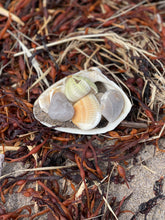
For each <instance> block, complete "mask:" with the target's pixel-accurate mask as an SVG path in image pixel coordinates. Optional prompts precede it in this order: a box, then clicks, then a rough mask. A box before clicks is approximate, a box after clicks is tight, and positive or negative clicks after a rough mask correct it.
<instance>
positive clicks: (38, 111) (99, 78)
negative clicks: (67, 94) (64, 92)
mask: <svg viewBox="0 0 165 220" xmlns="http://www.w3.org/2000/svg"><path fill="white" fill-rule="evenodd" d="M74 75H75V76H83V77H87V78H89V79H90V80H91V81H92V82H95V83H96V84H97V82H101V83H102V85H103V86H104V87H105V88H104V89H105V91H103V93H105V92H106V91H108V90H110V89H112V90H116V91H118V92H119V93H120V94H121V96H122V97H123V100H124V106H123V109H122V112H121V113H120V115H119V117H118V118H117V119H116V120H114V121H112V122H108V123H107V124H106V125H105V126H98V127H97V126H96V127H95V128H92V129H90V130H82V129H80V128H77V127H74V126H73V125H71V124H70V123H66V124H56V123H55V122H54V121H52V119H50V118H49V117H48V116H47V112H48V110H47V108H48V107H45V106H44V104H43V103H44V96H45V97H48V96H49V95H50V94H51V93H52V91H54V90H56V88H59V87H60V88H63V89H64V85H65V80H66V78H63V79H61V80H59V81H58V82H56V83H54V84H53V85H52V86H50V87H49V88H48V89H47V90H45V91H44V92H43V93H42V94H41V95H40V96H39V98H38V99H37V100H36V101H35V103H34V108H33V113H34V116H35V118H36V119H37V120H39V121H40V122H41V123H42V124H43V125H46V126H48V127H53V126H55V128H54V129H56V130H58V131H62V132H68V133H73V134H84V135H92V134H101V133H105V132H108V131H111V130H113V129H114V128H115V127H117V126H118V125H119V124H120V122H121V121H123V120H124V118H125V117H126V116H127V115H128V113H129V112H130V110H131V106H132V105H131V102H130V100H129V99H128V97H127V96H126V94H125V93H124V91H123V90H122V89H121V88H120V87H119V86H118V85H117V84H116V83H114V82H113V81H111V80H109V79H108V78H107V77H106V76H105V75H104V74H102V72H101V71H100V70H99V69H98V68H96V67H92V68H90V69H89V70H82V71H79V72H77V73H75V74H74ZM101 92H102V91H101ZM48 94H49V95H48ZM39 100H42V105H40V103H41V101H39ZM43 106H44V108H43Z"/></svg>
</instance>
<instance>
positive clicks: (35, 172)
mask: <svg viewBox="0 0 165 220" xmlns="http://www.w3.org/2000/svg"><path fill="white" fill-rule="evenodd" d="M135 2H136V3H135ZM163 16H164V17H165V5H164V3H163V1H159V2H157V1H156V2H155V1H146V0H144V1H138V0H137V1H131V0H124V1H118V0H113V1H106V0H102V1H100V0H98V1H92V0H86V1H78V0H70V1H69V0H65V1H61V0H58V1H48V0H43V1H37V0H36V1H34V0H17V1H16V0H11V1H1V5H0V46H1V47H0V48H1V51H0V75H1V77H0V128H1V130H0V140H1V143H2V146H1V153H4V154H5V161H6V162H10V163H12V162H18V161H22V162H23V163H26V165H28V166H29V169H26V170H24V173H23V174H22V173H21V175H19V172H18V173H17V175H16V176H15V175H14V173H12V174H7V175H4V176H1V178H0V186H1V187H0V193H1V201H2V203H4V207H5V198H6V196H7V195H8V194H9V192H10V193H14V192H19V193H23V195H24V196H29V197H30V196H31V198H32V203H31V204H29V205H27V206H24V207H21V208H19V209H18V210H15V211H14V212H9V211H7V210H6V209H5V208H4V207H3V205H2V204H1V208H0V218H2V219H9V218H12V219H17V218H20V217H25V216H28V217H29V218H30V219H34V218H35V217H37V216H41V215H43V214H44V213H49V216H50V215H53V216H54V218H55V219H84V218H94V217H96V216H98V215H99V216H102V218H103V219H113V218H114V219H117V217H118V216H120V213H121V212H122V211H121V205H122V204H123V203H124V200H125V198H123V200H122V201H120V202H119V201H117V200H116V199H115V198H111V199H109V200H108V201H107V199H106V198H105V195H104V193H103V192H102V189H101V187H102V185H103V184H104V185H105V184H106V183H107V182H108V181H110V182H112V181H113V180H114V177H115V174H114V173H113V171H114V170H116V172H118V174H117V176H118V178H117V180H118V181H116V183H120V182H122V180H124V181H125V182H126V183H127V180H126V174H125V171H124V167H123V166H124V165H123V162H125V165H126V160H127V159H129V158H133V157H135V156H136V155H137V153H138V152H139V151H140V150H141V148H142V147H143V143H144V142H150V143H152V144H154V145H155V146H156V148H157V149H158V150H161V151H164V150H163V149H160V148H159V139H160V138H161V137H164V136H165V130H164V129H165V123H164V122H165V121H164V109H165V98H164V97H165V79H164V65H165V59H164V57H165V49H164V48H165V26H164V22H165V21H163ZM91 66H96V67H99V68H100V69H101V71H102V72H103V73H104V74H105V75H106V76H107V77H108V78H109V79H110V80H112V81H114V82H115V83H117V84H118V85H119V86H120V87H121V88H122V89H123V90H124V91H125V93H127V95H128V96H129V98H130V99H131V101H132V104H133V107H132V110H131V112H130V113H129V115H128V116H127V118H126V119H125V121H123V122H122V123H121V124H120V125H119V126H118V127H117V128H116V129H115V131H110V132H107V133H105V134H103V135H93V136H83V135H75V134H71V133H64V132H60V131H55V130H52V129H51V128H47V127H45V126H43V125H41V124H40V123H39V122H38V121H36V120H35V119H34V116H33V113H32V110H33V103H34V102H35V100H36V99H37V98H38V97H39V95H40V94H41V93H42V92H43V91H44V90H45V89H47V88H48V87H49V86H50V85H52V84H53V83H54V82H56V81H58V80H60V79H62V78H64V77H65V76H68V75H70V74H73V73H75V72H78V71H80V70H82V69H87V68H89V67H91ZM110 140H113V141H112V142H110ZM100 161H101V162H100ZM102 163H105V164H106V166H105V167H104V169H103V168H102V167H101V165H102ZM32 182H35V183H36V184H37V186H38V187H36V188H31V187H29V183H32ZM61 182H63V184H61ZM110 182H109V184H110ZM127 184H128V183H127ZM34 204H35V205H36V204H37V208H38V211H37V212H36V213H34V212H33V214H31V210H32V207H33V206H34ZM106 206H107V207H108V208H106ZM23 210H27V211H28V214H26V215H25V214H24V213H22V211H23ZM50 213H51V214H50Z"/></svg>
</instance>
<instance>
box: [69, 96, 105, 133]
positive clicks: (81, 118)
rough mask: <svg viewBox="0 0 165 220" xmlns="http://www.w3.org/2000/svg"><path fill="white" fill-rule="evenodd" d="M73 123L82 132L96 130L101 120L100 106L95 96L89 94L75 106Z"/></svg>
mask: <svg viewBox="0 0 165 220" xmlns="http://www.w3.org/2000/svg"><path fill="white" fill-rule="evenodd" d="M73 107H74V111H75V114H74V116H73V118H72V122H73V123H74V124H75V125H76V126H77V127H79V128H80V129H82V130H90V129H92V128H95V127H96V126H97V125H98V124H99V122H100V120H101V109H100V104H99V102H98V100H97V98H96V97H95V95H93V94H88V95H86V96H85V97H83V98H82V99H80V100H79V101H77V102H76V103H75V104H74V106H73Z"/></svg>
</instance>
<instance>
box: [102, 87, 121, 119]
mask: <svg viewBox="0 0 165 220" xmlns="http://www.w3.org/2000/svg"><path fill="white" fill-rule="evenodd" d="M100 102H101V113H102V115H103V116H104V118H106V119H107V121H109V122H113V121H115V120H116V119H117V118H118V117H119V116H120V114H121V113H122V110H123V107H124V98H123V96H122V95H121V93H120V92H119V91H117V90H115V89H113V90H112V89H110V90H108V91H107V92H105V93H104V94H103V95H102V97H101V100H100Z"/></svg>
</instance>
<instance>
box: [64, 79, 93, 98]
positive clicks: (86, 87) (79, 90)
mask: <svg viewBox="0 0 165 220" xmlns="http://www.w3.org/2000/svg"><path fill="white" fill-rule="evenodd" d="M92 89H93V90H94V91H95V92H97V87H96V85H95V84H94V83H93V82H91V81H90V80H89V79H88V78H87V77H82V76H71V77H68V78H67V79H66V83H65V95H66V97H67V99H68V100H69V101H71V102H76V101H78V100H79V99H81V98H82V97H84V96H85V95H87V94H88V93H89V92H90V91H91V90H92Z"/></svg>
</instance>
